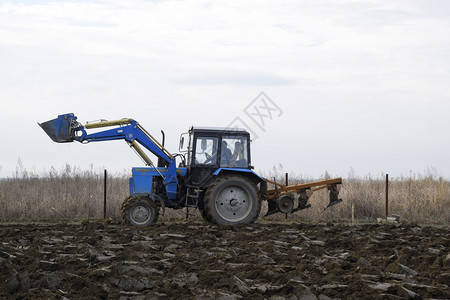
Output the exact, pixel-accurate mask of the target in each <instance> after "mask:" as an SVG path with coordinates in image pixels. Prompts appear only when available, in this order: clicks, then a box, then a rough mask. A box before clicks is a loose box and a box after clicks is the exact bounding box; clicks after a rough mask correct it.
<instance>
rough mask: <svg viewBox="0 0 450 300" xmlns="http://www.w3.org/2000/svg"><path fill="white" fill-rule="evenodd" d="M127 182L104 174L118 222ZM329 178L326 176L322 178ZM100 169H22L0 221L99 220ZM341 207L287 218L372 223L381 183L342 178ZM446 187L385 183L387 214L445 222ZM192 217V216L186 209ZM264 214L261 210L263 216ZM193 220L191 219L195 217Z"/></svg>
mask: <svg viewBox="0 0 450 300" xmlns="http://www.w3.org/2000/svg"><path fill="white" fill-rule="evenodd" d="M279 173H280V172H269V174H263V176H264V175H266V177H267V178H270V179H273V178H276V179H277V182H284V173H283V174H279ZM128 177H129V174H126V173H125V172H124V173H122V174H108V180H107V217H109V218H112V219H118V218H120V211H119V209H120V204H121V202H122V201H123V199H125V198H126V197H127V196H128V193H129V191H128ZM326 177H328V174H325V175H324V177H323V178H326ZM323 178H308V177H303V176H298V175H297V176H292V175H291V176H290V178H289V184H295V183H304V182H308V181H314V180H319V179H323ZM103 180H104V172H103V170H102V169H95V168H94V167H91V168H90V169H88V170H82V169H80V168H78V167H72V166H70V165H66V166H65V167H64V168H62V169H59V170H58V169H55V168H51V169H50V170H48V171H46V172H41V173H37V172H34V171H30V170H27V169H26V168H25V167H23V166H22V165H21V164H19V166H18V167H17V170H16V172H15V173H14V174H13V175H12V176H9V177H7V178H4V179H3V180H1V181H0V207H1V208H2V209H1V210H0V220H5V221H17V220H50V221H55V220H65V219H92V218H93V219H95V218H101V217H103V189H104V187H103V185H104V182H103ZM340 197H342V198H343V200H344V201H343V202H342V203H340V204H338V205H336V206H333V207H331V208H329V209H327V210H324V207H325V206H326V205H327V203H328V199H327V198H328V197H327V194H326V192H325V191H319V192H317V193H315V194H314V195H313V196H312V198H311V199H310V203H311V204H312V207H311V208H309V209H306V210H303V211H300V212H297V213H296V214H293V215H289V216H288V219H289V220H291V221H308V222H311V221H317V222H324V221H325V222H326V221H331V220H337V221H345V220H350V219H351V218H352V204H353V206H354V216H355V218H356V220H357V221H372V220H376V218H379V217H384V216H385V178H384V176H382V175H380V176H379V177H371V176H366V177H363V178H361V177H355V176H352V175H349V176H348V178H343V187H342V190H341V193H340ZM449 204H450V182H449V181H447V180H444V179H442V178H438V177H437V176H434V175H427V176H423V175H420V174H419V175H417V174H412V175H411V176H409V177H401V178H390V181H389V214H397V215H400V216H401V220H403V221H407V222H419V223H426V224H442V223H448V221H449V220H450V205H449ZM191 212H193V213H194V211H193V210H192V209H191ZM263 213H265V210H264V207H263V212H262V214H263ZM185 215H186V212H185V210H177V211H174V210H170V209H168V210H166V215H165V216H164V217H161V219H162V220H164V219H172V218H184V217H185ZM194 219H195V218H194ZM270 219H271V220H284V219H285V216H284V215H280V214H278V215H274V216H271V217H270Z"/></svg>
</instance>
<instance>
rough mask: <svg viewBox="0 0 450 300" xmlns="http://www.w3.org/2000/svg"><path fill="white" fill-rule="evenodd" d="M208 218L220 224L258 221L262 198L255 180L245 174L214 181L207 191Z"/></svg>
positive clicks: (206, 209) (205, 202)
mask: <svg viewBox="0 0 450 300" xmlns="http://www.w3.org/2000/svg"><path fill="white" fill-rule="evenodd" d="M204 206H205V207H204V209H205V211H204V213H205V214H206V220H208V221H210V222H213V223H216V224H219V225H228V224H229V225H236V224H239V223H252V222H254V221H256V219H257V218H258V216H259V213H260V211H261V198H260V196H259V193H258V190H257V188H256V186H255V184H254V183H253V182H251V181H250V180H248V179H247V178H245V177H243V176H238V175H227V176H224V177H221V178H218V179H217V180H216V181H215V182H213V183H212V184H211V185H210V186H209V187H208V189H207V190H206V193H205V199H204Z"/></svg>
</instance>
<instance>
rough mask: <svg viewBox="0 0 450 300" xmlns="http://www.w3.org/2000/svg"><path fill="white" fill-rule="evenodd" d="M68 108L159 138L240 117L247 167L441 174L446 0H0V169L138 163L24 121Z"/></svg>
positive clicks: (449, 99)
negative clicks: (247, 145)
mask: <svg viewBox="0 0 450 300" xmlns="http://www.w3.org/2000/svg"><path fill="white" fill-rule="evenodd" d="M261 92H264V93H265V95H266V96H267V97H268V98H267V99H266V100H264V101H266V102H265V103H266V104H267V105H268V106H267V107H269V106H270V107H271V108H272V110H267V107H266V108H264V105H263V104H264V102H262V100H261V99H256V100H255V98H256V97H257V96H258V95H260V93H261ZM254 100H255V101H254ZM258 101H259V102H258ZM269 104H270V105H269ZM255 107H256V108H255ZM258 107H259V112H260V113H261V114H264V115H265V117H262V116H259V117H258V116H257V115H256V114H255V112H256V109H258ZM68 112H73V113H75V114H76V115H77V116H78V120H79V121H81V122H82V123H83V124H84V123H85V122H86V121H91V120H96V119H108V120H114V119H119V118H123V117H130V118H134V119H136V120H137V121H139V122H140V123H141V124H142V125H143V126H144V127H145V128H146V129H147V130H148V131H150V132H151V133H152V134H154V136H155V137H157V138H160V130H161V129H163V130H164V131H165V132H166V146H167V148H168V150H169V151H170V152H177V151H178V141H179V135H180V134H181V133H182V132H185V131H187V129H188V128H189V127H190V126H191V125H194V126H216V127H217V126H228V125H229V124H230V123H231V122H233V121H236V120H238V122H239V123H240V124H241V125H242V124H244V125H246V126H247V127H248V130H250V131H251V132H252V133H253V134H254V137H255V138H254V141H253V143H252V147H253V148H252V155H253V158H252V163H253V165H255V168H256V171H257V172H267V171H269V170H271V169H273V167H274V166H279V165H280V164H281V165H282V166H283V172H291V173H295V174H302V175H304V176H311V177H319V176H321V174H323V173H324V172H325V171H328V172H329V173H330V174H331V175H332V176H342V177H347V176H348V174H349V172H351V170H353V172H354V173H355V174H356V175H360V176H364V175H367V174H371V175H373V176H380V174H381V173H382V172H384V173H389V174H391V175H392V176H400V175H404V176H409V175H410V174H411V173H421V174H426V173H427V172H428V171H427V170H434V171H433V172H436V173H437V174H435V175H441V176H445V177H446V178H450V134H449V131H450V1H447V0H424V1H414V0H405V1H376V0H361V1H358V0H354V1H352V0H310V1H298V0H296V1H294V0H292V1H280V0H276V1H241V0H239V1H233V0H231V1H230V0H227V1H200V0H190V1H143V0H133V1H114V0H111V1H101V0H99V1H88V0H86V1H43V0H42V1H1V0H0V121H1V122H0V124H1V126H2V128H1V135H2V140H1V142H0V166H1V170H0V177H6V176H9V175H10V174H12V172H13V171H14V170H15V168H16V166H17V162H18V160H19V158H20V160H21V161H22V163H23V165H25V166H26V167H27V168H28V169H34V170H36V171H37V172H40V171H45V170H48V169H49V168H50V167H51V166H54V167H56V168H57V169H60V168H62V167H63V166H64V164H66V163H68V164H70V165H73V166H80V167H82V168H87V167H88V166H89V165H90V164H91V163H92V164H93V165H94V167H96V168H97V167H98V168H106V169H108V170H111V171H122V170H129V169H131V167H133V166H141V165H142V162H141V161H140V159H139V158H138V157H137V156H136V155H135V154H134V153H133V151H132V150H130V149H129V147H128V146H127V144H126V143H125V142H123V141H114V142H103V143H91V144H88V145H82V144H79V143H69V144H57V143H54V142H52V141H51V140H50V139H49V138H48V137H47V136H46V134H45V133H44V132H43V131H42V130H41V128H40V127H39V126H38V125H37V122H43V121H46V120H49V119H53V118H55V117H56V116H57V115H59V114H63V113H68ZM252 112H253V113H254V114H252ZM269 113H270V114H269ZM258 121H259V122H260V124H257V123H258ZM262 121H264V124H263V126H261V122H262Z"/></svg>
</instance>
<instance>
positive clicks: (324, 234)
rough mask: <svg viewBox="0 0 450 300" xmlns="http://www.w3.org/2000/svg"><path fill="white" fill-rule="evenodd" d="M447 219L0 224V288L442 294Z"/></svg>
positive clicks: (105, 293) (449, 265)
mask: <svg viewBox="0 0 450 300" xmlns="http://www.w3.org/2000/svg"><path fill="white" fill-rule="evenodd" d="M449 236H450V230H449V227H448V226H441V227H439V226H432V227H429V226H419V225H417V224H400V225H392V224H384V225H379V224H359V225H356V226H350V225H342V224H333V223H328V224H308V223H279V222H273V223H267V222H257V223H255V224H251V225H243V226H236V227H217V226H214V225H210V224H207V223H204V222H170V223H164V222H159V223H157V224H155V225H154V226H150V227H147V228H136V227H130V226H127V225H123V224H120V223H117V222H115V221H93V222H83V223H82V224H67V223H55V224H43V223H41V224H15V225H8V224H1V223H0V240H1V243H0V269H1V270H2V272H1V273H0V298H12V297H15V298H23V299H33V298H52V299H64V298H67V299H85V298H109V299H151V298H154V299H181V298H183V299H275V298H276V299H330V298H331V299H363V298H364V299H423V298H434V299H450V289H449V286H448V284H449V282H450V254H449V251H448V249H449Z"/></svg>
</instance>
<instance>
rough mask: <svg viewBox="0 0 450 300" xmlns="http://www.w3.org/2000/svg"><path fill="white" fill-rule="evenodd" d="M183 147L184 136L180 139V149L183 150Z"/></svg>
mask: <svg viewBox="0 0 450 300" xmlns="http://www.w3.org/2000/svg"><path fill="white" fill-rule="evenodd" d="M183 145H184V136H182V137H181V139H180V149H183Z"/></svg>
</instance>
